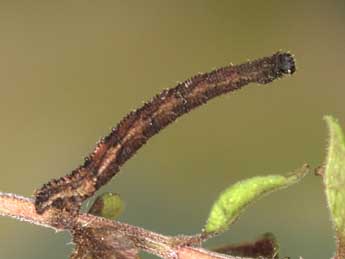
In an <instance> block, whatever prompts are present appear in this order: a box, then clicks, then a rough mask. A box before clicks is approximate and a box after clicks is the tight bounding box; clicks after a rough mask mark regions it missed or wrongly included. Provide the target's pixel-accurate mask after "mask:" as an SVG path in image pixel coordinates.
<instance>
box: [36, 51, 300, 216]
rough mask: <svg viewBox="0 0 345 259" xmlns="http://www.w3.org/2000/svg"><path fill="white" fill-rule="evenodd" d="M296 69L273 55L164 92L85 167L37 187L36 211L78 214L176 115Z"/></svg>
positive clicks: (102, 143)
mask: <svg viewBox="0 0 345 259" xmlns="http://www.w3.org/2000/svg"><path fill="white" fill-rule="evenodd" d="M294 71H295V64H294V60H293V57H292V56H291V55H290V54H288V53H282V52H278V53H275V54H274V55H272V56H270V57H264V58H262V59H258V60H254V61H252V62H247V63H244V64H241V65H237V66H232V65H230V66H227V67H224V68H220V69H217V70H214V71H212V72H210V73H205V74H199V75H196V76H194V77H192V78H191V79H188V80H186V81H184V82H182V83H180V84H178V85H177V86H176V87H175V88H171V89H167V90H164V91H163V92H162V93H160V94H158V95H156V96H155V97H153V98H152V99H151V100H150V101H149V102H147V103H145V104H144V105H143V106H142V107H141V108H139V109H138V110H135V111H132V112H131V113H129V114H128V115H127V116H126V117H125V118H124V119H122V120H121V121H120V123H119V124H118V125H117V127H116V128H114V129H113V130H112V132H111V133H110V134H109V135H108V136H106V137H105V138H103V139H101V140H100V141H99V143H98V144H97V147H96V149H95V150H94V152H93V153H92V154H91V155H89V156H88V157H87V158H86V159H85V163H84V164H83V165H82V166H81V167H79V168H77V169H75V170H74V171H73V172H72V173H71V174H70V175H67V176H64V177H62V178H60V179H58V180H52V181H50V182H49V183H47V184H45V185H44V186H43V187H42V188H41V189H39V190H38V191H37V192H36V201H35V206H36V210H37V212H38V213H43V212H44V211H45V210H46V209H47V208H49V207H51V206H53V207H55V208H60V209H64V210H67V211H78V210H79V207H80V204H81V202H82V201H84V200H85V199H87V198H88V197H90V196H92V195H93V194H94V193H95V191H96V190H98V189H99V188H100V187H101V186H103V185H104V184H106V183H107V182H108V181H109V180H110V179H111V178H112V177H113V176H114V175H115V174H116V173H117V172H118V171H119V169H120V167H121V166H122V165H123V164H124V163H125V162H126V161H127V160H128V159H129V158H131V157H132V156H133V155H134V154H135V153H136V151H137V150H138V149H139V148H140V147H141V146H142V145H144V144H145V143H146V142H147V141H148V140H149V138H150V137H152V136H153V135H155V134H156V133H158V132H159V131H160V130H162V129H163V128H165V127H166V126H167V125H168V124H170V123H172V122H173V121H175V120H176V118H177V117H179V116H181V115H183V114H185V113H188V112H189V111H190V110H192V109H194V108H196V107H198V106H200V105H202V104H204V103H206V102H207V101H209V100H210V99H212V98H214V97H216V96H219V95H222V94H225V93H228V92H232V91H235V90H237V89H240V88H242V87H243V86H245V85H247V84H249V83H259V84H267V83H270V82H272V81H273V80H275V79H277V78H280V77H282V76H283V75H284V74H292V73H294Z"/></svg>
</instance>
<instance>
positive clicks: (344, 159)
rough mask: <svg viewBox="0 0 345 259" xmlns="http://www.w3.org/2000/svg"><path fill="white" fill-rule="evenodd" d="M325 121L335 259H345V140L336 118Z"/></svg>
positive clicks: (327, 174)
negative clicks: (335, 249) (328, 136)
mask: <svg viewBox="0 0 345 259" xmlns="http://www.w3.org/2000/svg"><path fill="white" fill-rule="evenodd" d="M325 120H326V122H327V125H328V128H329V134H330V139H329V146H328V154H327V160H326V165H325V172H324V177H323V179H324V183H325V192H326V196H327V202H328V206H329V210H330V212H331V216H332V221H333V224H334V228H335V231H336V236H337V256H336V257H335V258H345V138H344V134H343V132H342V129H341V127H340V125H339V124H338V122H337V120H336V119H335V118H333V117H331V116H325Z"/></svg>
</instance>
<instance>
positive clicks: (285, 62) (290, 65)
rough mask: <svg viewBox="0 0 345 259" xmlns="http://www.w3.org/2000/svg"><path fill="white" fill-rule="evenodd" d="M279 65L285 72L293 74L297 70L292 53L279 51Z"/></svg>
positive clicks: (280, 70) (282, 71)
mask: <svg viewBox="0 0 345 259" xmlns="http://www.w3.org/2000/svg"><path fill="white" fill-rule="evenodd" d="M277 66H278V69H279V72H281V73H283V74H293V73H294V72H295V71H296V65H295V60H294V58H293V56H292V55H291V54H290V53H279V54H278V58H277Z"/></svg>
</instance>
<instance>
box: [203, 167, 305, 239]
mask: <svg viewBox="0 0 345 259" xmlns="http://www.w3.org/2000/svg"><path fill="white" fill-rule="evenodd" d="M308 169H309V166H308V165H304V166H303V167H302V168H300V169H298V170H296V172H294V173H293V174H291V175H289V176H281V175H268V176H257V177H253V178H250V179H247V180H243V181H240V182H237V183H235V184H234V185H232V186H230V187H229V188H228V189H227V190H225V191H224V192H223V193H222V194H221V195H220V196H219V198H218V200H217V201H216V202H215V203H214V205H213V207H212V209H211V212H210V215H209V218H208V220H207V223H206V226H205V228H204V234H217V233H220V232H223V231H225V230H227V229H228V228H229V226H230V225H231V224H232V223H233V222H234V221H235V220H236V219H237V218H238V217H239V215H240V213H241V212H242V211H243V210H244V209H245V208H246V207H247V206H248V205H249V204H250V203H251V202H253V201H255V200H257V199H258V198H260V197H262V196H264V195H265V194H268V193H270V192H273V191H276V190H279V189H282V188H285V187H288V186H289V185H292V184H294V183H297V182H298V181H299V180H300V179H301V178H302V177H303V176H305V175H306V174H307V172H308V171H309V170H308Z"/></svg>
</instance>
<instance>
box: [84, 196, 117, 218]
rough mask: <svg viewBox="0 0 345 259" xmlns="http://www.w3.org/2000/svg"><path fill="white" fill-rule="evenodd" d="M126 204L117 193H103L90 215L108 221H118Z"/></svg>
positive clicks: (91, 209) (94, 204)
mask: <svg viewBox="0 0 345 259" xmlns="http://www.w3.org/2000/svg"><path fill="white" fill-rule="evenodd" d="M123 208H124V203H123V201H122V199H121V198H120V196H119V195H118V194H117V193H111V192H107V193H103V194H102V195H100V196H98V197H97V199H96V200H95V202H94V203H93V205H92V207H91V208H90V210H89V213H90V214H93V215H96V216H101V217H103V218H107V219H112V220H114V219H117V218H118V217H119V216H120V215H121V213H122V212H123Z"/></svg>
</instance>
